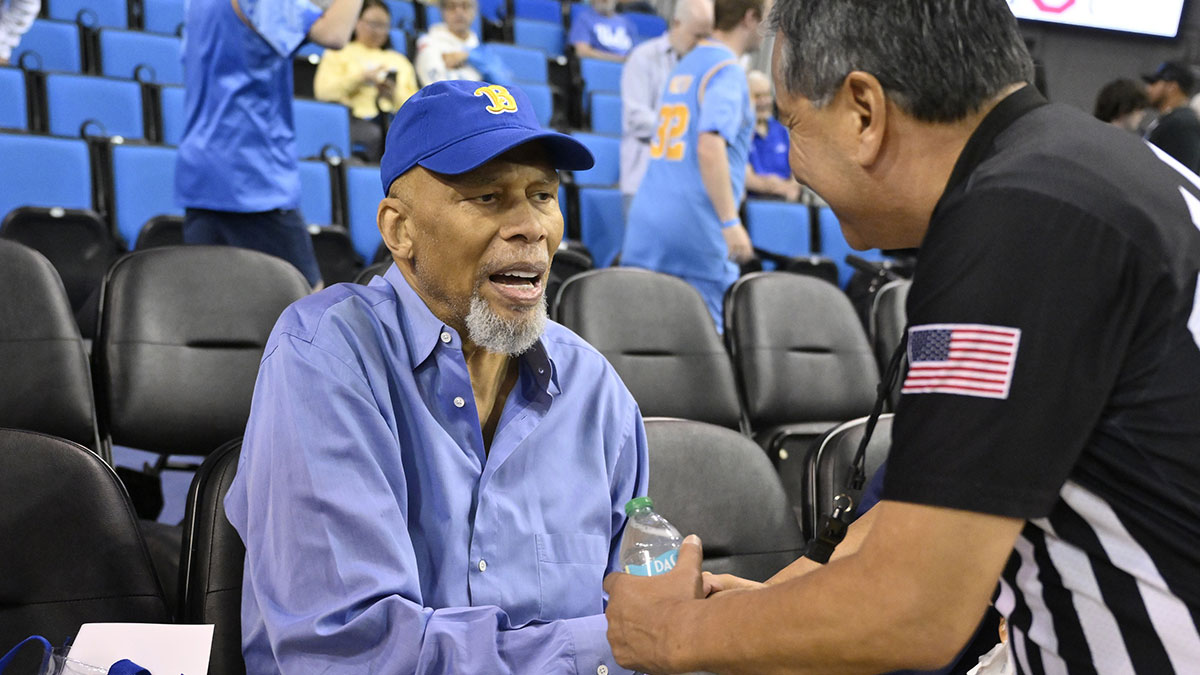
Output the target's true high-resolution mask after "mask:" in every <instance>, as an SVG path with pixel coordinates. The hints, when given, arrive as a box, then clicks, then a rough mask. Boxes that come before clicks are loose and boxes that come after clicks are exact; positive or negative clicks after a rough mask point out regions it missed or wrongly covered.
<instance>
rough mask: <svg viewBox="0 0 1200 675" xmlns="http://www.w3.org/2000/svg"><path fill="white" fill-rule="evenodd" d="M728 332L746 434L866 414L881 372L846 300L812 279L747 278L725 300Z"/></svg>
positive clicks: (778, 274)
mask: <svg viewBox="0 0 1200 675" xmlns="http://www.w3.org/2000/svg"><path fill="white" fill-rule="evenodd" d="M725 302H726V306H725V308H726V312H725V330H726V338H727V340H728V341H729V345H730V352H731V354H732V355H733V363H734V372H736V373H737V379H738V383H739V387H740V390H741V392H742V395H743V401H744V403H745V407H746V414H747V416H748V418H749V422H750V427H751V429H753V430H754V431H756V432H757V431H760V430H762V429H766V428H770V427H775V426H781V425H788V424H796V423H810V422H828V423H829V424H830V425H831V426H832V425H833V424H835V423H837V422H841V421H843V420H848V419H852V418H854V417H858V416H859V415H864V414H866V413H867V412H870V410H871V405H872V403H874V401H875V386H876V384H878V382H879V370H878V368H877V367H876V365H875V357H874V355H873V353H872V351H871V346H870V344H868V342H867V336H866V334H865V332H864V331H863V328H862V324H861V323H859V321H858V317H857V316H856V315H855V313H854V308H853V307H852V306H851V305H850V301H849V300H848V299H847V298H846V296H845V294H843V293H842V292H841V291H839V290H838V289H837V288H836V287H835V286H833V285H832V284H829V283H826V282H824V281H821V280H820V279H817V278H815V277H808V276H803V275H799V274H788V273H786V272H758V273H755V274H749V275H746V276H744V277H742V278H741V279H739V280H738V281H736V282H734V284H733V286H732V287H730V290H729V293H728V294H727V295H726V300H725Z"/></svg>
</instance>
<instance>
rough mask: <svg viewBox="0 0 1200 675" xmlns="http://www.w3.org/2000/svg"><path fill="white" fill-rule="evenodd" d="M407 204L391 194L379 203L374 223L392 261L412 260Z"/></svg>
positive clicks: (410, 221)
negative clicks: (390, 254)
mask: <svg viewBox="0 0 1200 675" xmlns="http://www.w3.org/2000/svg"><path fill="white" fill-rule="evenodd" d="M410 215H411V209H410V208H409V205H408V203H407V202H406V201H405V200H403V199H401V198H399V197H397V196H396V193H395V192H391V193H389V194H388V196H387V197H384V198H383V201H381V202H379V212H378V214H377V215H376V223H377V224H378V225H379V234H381V235H382V236H383V244H384V246H387V248H388V250H389V251H391V252H392V259H393V260H396V261H399V260H410V259H412V248H413V246H412V233H411V232H410V228H411V223H412V219H411V218H410Z"/></svg>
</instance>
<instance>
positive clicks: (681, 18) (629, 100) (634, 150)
mask: <svg viewBox="0 0 1200 675" xmlns="http://www.w3.org/2000/svg"><path fill="white" fill-rule="evenodd" d="M712 29H713V3H712V0H679V2H677V3H676V4H675V16H674V17H673V18H672V19H671V26H670V28H668V29H667V32H666V33H664V34H663V35H660V36H658V37H656V38H652V39H650V40H646V41H645V42H643V43H642V44H640V45H638V46H637V47H634V48H633V50H632V51H630V52H629V58H628V60H626V61H625V68H624V69H623V70H622V71H621V133H622V138H621V196H622V198H623V200H624V202H625V212H626V213H628V212H629V204H630V203H631V202H632V201H633V196H634V195H635V194H637V187H638V184H639V183H641V182H642V176H644V175H645V174H646V163H647V162H649V161H650V139H651V138H652V137H653V136H654V132H655V131H657V130H658V102H659V100H660V99H661V97H662V91H663V87H665V86H666V85H667V76H668V75H670V74H671V71H672V70H673V69H674V68H675V64H676V63H679V59H681V58H683V56H684V55H685V54H687V53H688V52H690V51H692V47H695V46H696V43H697V42H699V41H700V39H701V38H706V37H708V36H709V35H710V34H711V33H712Z"/></svg>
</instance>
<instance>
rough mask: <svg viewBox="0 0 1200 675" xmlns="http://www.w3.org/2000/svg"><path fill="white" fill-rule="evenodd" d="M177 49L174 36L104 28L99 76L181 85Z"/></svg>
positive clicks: (178, 43)
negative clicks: (100, 73)
mask: <svg viewBox="0 0 1200 675" xmlns="http://www.w3.org/2000/svg"><path fill="white" fill-rule="evenodd" d="M181 45H182V40H181V39H180V38H177V37H175V36H174V35H157V34H154V33H143V32H141V31H130V30H116V29H112V28H106V29H104V30H102V31H100V65H101V72H102V73H103V74H104V75H107V76H108V77H126V78H134V79H138V80H140V81H142V82H158V83H159V84H182V83H183V61H182V59H181V58H180V47H181Z"/></svg>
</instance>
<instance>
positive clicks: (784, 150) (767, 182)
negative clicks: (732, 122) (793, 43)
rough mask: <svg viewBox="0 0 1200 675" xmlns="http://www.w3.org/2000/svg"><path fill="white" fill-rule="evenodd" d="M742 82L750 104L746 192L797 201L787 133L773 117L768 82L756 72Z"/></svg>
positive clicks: (798, 198) (760, 73)
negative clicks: (746, 85) (751, 128)
mask: <svg viewBox="0 0 1200 675" xmlns="http://www.w3.org/2000/svg"><path fill="white" fill-rule="evenodd" d="M746 80H747V81H748V82H749V84H750V100H751V102H753V103H754V137H753V138H751V139H750V158H749V161H748V162H747V163H746V190H747V191H748V192H750V193H751V194H754V195H759V196H767V197H778V198H781V199H786V200H788V201H789V202H795V201H799V200H800V192H801V188H800V183H797V182H796V179H794V178H792V169H791V167H790V166H788V131H787V129H786V128H784V126H783V125H782V124H780V123H779V121H778V120H776V119H775V117H774V113H775V97H774V96H772V95H771V80H769V79H768V78H767V76H766V74H765V73H763V72H762V71H759V70H752V71H750V72H749V73H748V74H747V75H746Z"/></svg>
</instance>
